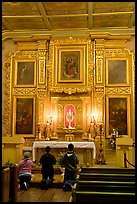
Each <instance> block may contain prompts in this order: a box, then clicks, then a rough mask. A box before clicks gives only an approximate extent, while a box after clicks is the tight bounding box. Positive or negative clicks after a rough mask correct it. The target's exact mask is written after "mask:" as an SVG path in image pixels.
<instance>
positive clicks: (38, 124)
mask: <svg viewBox="0 0 137 204" xmlns="http://www.w3.org/2000/svg"><path fill="white" fill-rule="evenodd" d="M38 131H40V123H38Z"/></svg>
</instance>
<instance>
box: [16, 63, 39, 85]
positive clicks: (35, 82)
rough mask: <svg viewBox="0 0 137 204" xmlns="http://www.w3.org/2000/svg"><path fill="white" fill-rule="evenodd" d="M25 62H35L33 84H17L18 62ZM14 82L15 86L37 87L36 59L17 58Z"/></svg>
mask: <svg viewBox="0 0 137 204" xmlns="http://www.w3.org/2000/svg"><path fill="white" fill-rule="evenodd" d="M19 62H23V63H26V64H27V63H28V62H34V67H33V69H34V79H33V81H34V83H33V84H17V79H18V63H19ZM26 77H30V74H29V75H27V76H26ZM14 84H15V87H35V86H36V60H15V77H14Z"/></svg>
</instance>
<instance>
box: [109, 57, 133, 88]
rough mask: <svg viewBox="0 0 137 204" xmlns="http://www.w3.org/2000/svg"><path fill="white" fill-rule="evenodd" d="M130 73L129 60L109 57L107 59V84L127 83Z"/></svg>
mask: <svg viewBox="0 0 137 204" xmlns="http://www.w3.org/2000/svg"><path fill="white" fill-rule="evenodd" d="M128 75H129V74H128V60H126V59H108V60H107V61H106V84H108V85H113V86H114V85H127V84H128V83H129V80H128Z"/></svg>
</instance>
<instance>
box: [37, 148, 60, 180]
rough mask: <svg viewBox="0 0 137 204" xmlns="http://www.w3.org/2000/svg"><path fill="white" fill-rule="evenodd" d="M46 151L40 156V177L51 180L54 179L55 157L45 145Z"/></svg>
mask: <svg viewBox="0 0 137 204" xmlns="http://www.w3.org/2000/svg"><path fill="white" fill-rule="evenodd" d="M45 150H46V152H45V153H44V154H43V155H42V156H41V158H40V161H39V163H40V164H42V168H41V173H42V177H43V178H42V179H43V180H47V179H50V180H51V181H53V180H54V167H53V165H55V164H56V158H55V157H54V155H52V154H51V153H50V147H49V146H47V147H46V149H45Z"/></svg>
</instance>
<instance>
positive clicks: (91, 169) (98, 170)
mask: <svg viewBox="0 0 137 204" xmlns="http://www.w3.org/2000/svg"><path fill="white" fill-rule="evenodd" d="M80 172H81V173H102V174H103V173H104V174H109V173H111V174H135V169H129V168H113V167H107V168H106V167H100V168H96V167H81V169H80Z"/></svg>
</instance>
